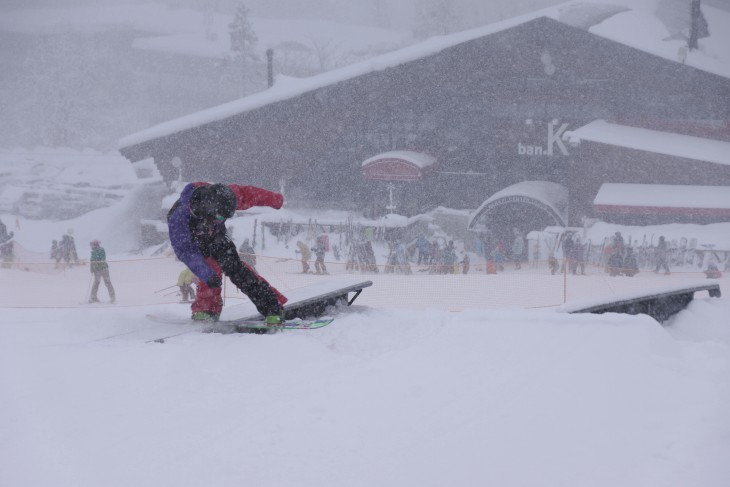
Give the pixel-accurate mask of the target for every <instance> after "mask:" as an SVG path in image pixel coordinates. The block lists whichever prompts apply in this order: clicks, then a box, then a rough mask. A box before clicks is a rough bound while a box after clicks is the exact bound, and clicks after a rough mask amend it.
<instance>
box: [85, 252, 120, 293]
mask: <svg viewBox="0 0 730 487" xmlns="http://www.w3.org/2000/svg"><path fill="white" fill-rule="evenodd" d="M89 245H91V259H90V265H89V267H90V269H91V273H92V274H93V275H94V284H92V286H91V296H90V297H89V303H98V302H99V298H97V297H96V294H97V292H98V291H99V283H100V282H101V280H102V279H104V285H105V286H106V290H107V292H108V293H109V301H110V302H112V303H113V302H114V301H116V297H115V295H114V286H112V280H111V278H110V277H109V264H108V263H107V261H106V251H105V250H104V247H102V246H101V242H99V241H98V240H92V241H91V242H90V244H89Z"/></svg>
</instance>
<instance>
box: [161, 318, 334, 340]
mask: <svg viewBox="0 0 730 487" xmlns="http://www.w3.org/2000/svg"><path fill="white" fill-rule="evenodd" d="M147 318H148V319H149V320H152V321H155V322H158V323H167V324H175V325H190V326H191V327H194V328H195V330H200V331H202V332H203V333H223V334H228V333H254V334H259V335H264V334H273V333H276V332H278V331H282V330H314V329H317V328H323V327H325V326H327V325H329V324H330V323H332V322H333V321H334V318H328V317H322V318H317V319H311V320H303V319H299V318H296V319H293V320H289V321H285V322H284V324H282V325H267V324H266V323H264V321H263V320H220V321H215V322H204V321H193V320H191V319H190V318H182V317H179V316H160V315H151V314H149V315H147ZM201 326H202V329H201ZM190 331H192V330H190Z"/></svg>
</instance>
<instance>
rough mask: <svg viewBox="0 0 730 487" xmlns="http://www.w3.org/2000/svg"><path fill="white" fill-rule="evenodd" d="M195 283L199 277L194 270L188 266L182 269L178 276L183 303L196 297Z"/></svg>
mask: <svg viewBox="0 0 730 487" xmlns="http://www.w3.org/2000/svg"><path fill="white" fill-rule="evenodd" d="M193 284H195V285H197V284H198V278H197V277H195V274H193V271H191V270H190V269H188V268H187V267H186V268H185V269H183V270H182V271H180V274H178V276H177V287H179V288H180V296H181V297H182V298H181V300H182V302H183V303H187V302H188V301H189V300H190V299H195V289H193Z"/></svg>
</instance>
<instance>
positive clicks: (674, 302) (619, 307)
mask: <svg viewBox="0 0 730 487" xmlns="http://www.w3.org/2000/svg"><path fill="white" fill-rule="evenodd" d="M697 291H708V293H709V295H710V297H711V298H719V297H720V296H721V292H720V285H719V284H703V285H697V286H692V287H685V288H683V289H676V290H672V291H665V292H659V293H654V294H649V295H646V296H638V297H634V298H630V299H622V300H618V301H610V302H608V303H603V304H597V305H592V306H588V307H585V308H580V309H574V310H570V311H569V313H595V314H602V313H625V314H630V315H635V314H640V313H641V314H647V315H649V316H651V317H652V318H654V319H655V320H657V321H658V322H659V323H663V322H665V321H666V320H668V319H669V318H670V317H671V316H672V315H674V314H676V313H678V312H680V311H682V310H683V309H684V308H686V307H687V305H688V304H689V303H690V301H692V299H693V298H694V293H695V292H697Z"/></svg>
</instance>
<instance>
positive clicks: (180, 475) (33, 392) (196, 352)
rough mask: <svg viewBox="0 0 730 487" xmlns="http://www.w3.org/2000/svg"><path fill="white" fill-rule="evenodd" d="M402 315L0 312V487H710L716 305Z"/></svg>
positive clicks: (716, 402) (728, 430)
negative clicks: (218, 325) (217, 324)
mask: <svg viewBox="0 0 730 487" xmlns="http://www.w3.org/2000/svg"><path fill="white" fill-rule="evenodd" d="M36 291H37V292H39V294H43V293H46V292H52V289H42V288H41V289H36ZM423 304H424V306H426V307H427V309H422V310H418V311H408V312H405V311H396V310H392V309H383V308H377V307H367V308H363V307H357V308H356V309H355V310H354V312H351V313H348V314H345V315H340V317H338V318H337V319H336V321H335V322H334V323H333V324H332V325H330V326H329V327H327V328H324V329H322V330H316V331H309V332H292V333H286V334H279V335H273V336H253V335H240V336H239V335H206V334H201V333H197V332H192V331H191V332H189V333H186V334H183V335H180V336H177V337H174V338H171V339H168V340H167V341H166V343H164V344H159V343H146V342H147V341H148V340H149V339H151V338H154V337H158V336H166V335H170V334H174V333H180V332H184V331H185V326H184V325H177V326H173V325H170V326H167V325H160V324H156V323H153V322H151V321H149V320H147V319H145V317H144V315H145V313H148V312H155V313H165V312H169V311H170V310H173V311H174V308H170V306H179V305H168V306H167V307H161V306H151V307H143V308H121V309H120V308H96V309H72V310H58V311H55V312H53V313H49V312H48V311H42V310H8V309H5V310H2V311H1V312H2V315H3V320H2V326H0V387H2V390H3V391H4V392H3V401H1V402H0V430H2V431H3V435H2V436H1V437H0V484H1V485H25V486H46V485H54V486H57V487H65V486H69V487H70V486H73V487H95V486H99V485H104V486H105V487H115V486H120V487H122V486H124V487H126V486H129V485H135V486H139V487H146V486H150V487H151V486H155V487H157V486H168V485H169V486H176V487H184V486H191V487H193V486H195V487H197V486H200V485H215V486H218V487H226V486H240V485H256V486H261V487H265V486H272V487H274V486H277V487H278V486H285V485H297V486H304V487H306V486H312V487H314V486H322V485H347V486H363V487H364V486H372V485H379V486H403V485H419V486H434V487H436V486H443V485H453V486H464V487H468V486H473V485H499V486H505V487H510V486H515V487H521V486H526V485H540V486H556V487H557V486H565V485H591V486H594V487H604V486H605V487H615V486H616V485H624V486H637V487H638V486H649V485H650V486H680V485H702V486H703V487H724V486H726V485H728V483H729V482H730V471H728V469H727V468H726V459H727V457H728V455H730V441H728V438H730V420H728V416H727V413H726V412H727V408H728V406H729V405H730V388H729V386H728V381H727V376H728V373H730V358H729V357H730V353H728V352H730V329H728V326H727V320H726V317H727V315H728V313H730V301H728V300H727V299H709V298H700V299H698V300H696V301H695V302H693V303H692V304H691V305H690V306H689V308H688V310H687V311H684V312H682V313H681V314H680V315H678V316H677V317H676V318H675V319H674V320H673V321H672V322H670V323H669V326H668V327H666V328H663V327H661V326H660V325H658V324H657V323H656V322H654V321H653V320H651V319H650V318H647V317H645V316H634V317H631V316H626V315H602V316H593V315H565V314H559V313H555V312H554V311H550V310H547V311H523V310H517V309H514V310H492V311H484V310H482V311H467V312H462V313H450V312H448V311H445V310H443V309H441V307H442V306H443V305H445V304H446V303H439V302H434V301H431V302H428V303H423ZM528 465H529V468H527V466H528Z"/></svg>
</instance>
